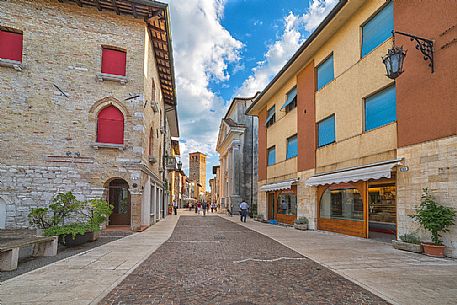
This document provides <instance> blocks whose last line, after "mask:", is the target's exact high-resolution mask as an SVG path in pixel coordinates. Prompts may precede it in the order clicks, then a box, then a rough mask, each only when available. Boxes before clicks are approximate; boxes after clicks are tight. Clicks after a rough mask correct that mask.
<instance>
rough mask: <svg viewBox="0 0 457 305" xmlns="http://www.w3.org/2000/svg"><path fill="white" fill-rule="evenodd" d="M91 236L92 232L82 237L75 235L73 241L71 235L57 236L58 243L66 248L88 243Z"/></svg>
mask: <svg viewBox="0 0 457 305" xmlns="http://www.w3.org/2000/svg"><path fill="white" fill-rule="evenodd" d="M91 234H93V232H86V233H85V234H84V235H80V234H77V235H76V236H75V239H73V236H72V235H65V236H59V241H60V243H61V244H63V245H65V246H66V247H76V246H79V245H82V244H85V243H87V242H88V241H90V238H91Z"/></svg>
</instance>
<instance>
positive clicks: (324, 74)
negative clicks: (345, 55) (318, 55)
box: [317, 54, 335, 90]
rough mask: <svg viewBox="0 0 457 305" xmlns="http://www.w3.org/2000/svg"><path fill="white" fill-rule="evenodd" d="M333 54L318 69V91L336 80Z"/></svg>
mask: <svg viewBox="0 0 457 305" xmlns="http://www.w3.org/2000/svg"><path fill="white" fill-rule="evenodd" d="M334 77H335V76H334V72H333V54H332V55H331V56H330V57H329V58H327V59H326V60H325V61H324V62H323V63H322V64H320V65H319V67H317V90H320V89H321V88H322V87H324V86H325V85H327V84H328V83H329V82H331V81H332V80H333V78H334Z"/></svg>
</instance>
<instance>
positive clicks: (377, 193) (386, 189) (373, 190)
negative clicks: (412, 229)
mask: <svg viewBox="0 0 457 305" xmlns="http://www.w3.org/2000/svg"><path fill="white" fill-rule="evenodd" d="M396 195H397V188H396V185H395V182H390V181H385V182H383V181H375V182H369V183H368V237H369V238H372V239H376V240H380V241H385V242H391V241H392V240H394V239H396V236H397V196H396Z"/></svg>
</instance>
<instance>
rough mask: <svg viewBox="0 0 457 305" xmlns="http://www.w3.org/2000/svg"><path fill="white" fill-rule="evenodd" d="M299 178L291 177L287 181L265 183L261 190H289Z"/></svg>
mask: <svg viewBox="0 0 457 305" xmlns="http://www.w3.org/2000/svg"><path fill="white" fill-rule="evenodd" d="M297 181H298V179H290V180H286V181H281V182H276V183H270V184H265V185H263V186H261V187H260V191H261V192H272V191H279V190H287V189H291V188H292V185H293V184H294V183H297Z"/></svg>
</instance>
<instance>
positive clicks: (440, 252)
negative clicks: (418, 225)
mask: <svg viewBox="0 0 457 305" xmlns="http://www.w3.org/2000/svg"><path fill="white" fill-rule="evenodd" d="M422 246H423V247H424V254H425V255H427V256H433V257H444V248H445V246H442V245H440V246H438V245H435V244H432V243H422Z"/></svg>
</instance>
